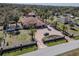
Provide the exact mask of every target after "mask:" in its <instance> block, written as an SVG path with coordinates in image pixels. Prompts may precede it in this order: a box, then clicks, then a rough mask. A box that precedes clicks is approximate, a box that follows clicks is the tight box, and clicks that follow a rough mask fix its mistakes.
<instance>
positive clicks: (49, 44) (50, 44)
mask: <svg viewBox="0 0 79 59" xmlns="http://www.w3.org/2000/svg"><path fill="white" fill-rule="evenodd" d="M62 43H66V41H65V39H63V40H58V41H56V42H48V43H46V45H47V46H54V45H58V44H62Z"/></svg>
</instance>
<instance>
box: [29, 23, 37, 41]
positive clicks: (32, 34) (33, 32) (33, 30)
mask: <svg viewBox="0 0 79 59" xmlns="http://www.w3.org/2000/svg"><path fill="white" fill-rule="evenodd" d="M30 30H31V38H32V41H34V39H35V32H36V29H35V25H30Z"/></svg>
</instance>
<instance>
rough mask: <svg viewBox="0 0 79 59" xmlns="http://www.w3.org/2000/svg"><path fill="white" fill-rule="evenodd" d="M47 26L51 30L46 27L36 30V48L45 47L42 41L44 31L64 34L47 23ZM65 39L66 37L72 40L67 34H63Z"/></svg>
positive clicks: (52, 33) (50, 33) (51, 33)
mask: <svg viewBox="0 0 79 59" xmlns="http://www.w3.org/2000/svg"><path fill="white" fill-rule="evenodd" d="M48 28H49V29H51V30H48V29H47V28H45V29H38V30H37V32H36V33H35V39H36V41H37V46H38V49H40V48H45V47H47V46H46V45H45V44H44V43H43V41H42V39H43V38H44V37H45V36H44V34H45V33H49V35H60V36H64V35H63V34H62V33H61V32H60V31H58V30H56V29H54V28H52V27H50V26H49V25H48ZM65 39H67V40H68V41H72V40H74V39H71V38H69V37H68V36H65Z"/></svg>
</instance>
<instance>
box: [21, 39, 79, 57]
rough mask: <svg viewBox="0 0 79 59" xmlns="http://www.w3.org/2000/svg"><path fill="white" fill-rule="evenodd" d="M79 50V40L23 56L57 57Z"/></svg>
mask: <svg viewBox="0 0 79 59" xmlns="http://www.w3.org/2000/svg"><path fill="white" fill-rule="evenodd" d="M77 48H79V40H75V41H71V42H68V43H64V44H59V45H55V46H52V47H46V48H43V49H39V50H37V51H33V52H30V53H26V54H23V55H21V56H55V55H59V54H62V53H64V52H67V51H71V50H74V49H77Z"/></svg>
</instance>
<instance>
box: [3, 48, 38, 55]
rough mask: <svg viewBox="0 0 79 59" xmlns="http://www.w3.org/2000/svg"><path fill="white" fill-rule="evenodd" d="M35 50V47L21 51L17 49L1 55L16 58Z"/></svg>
mask: <svg viewBox="0 0 79 59" xmlns="http://www.w3.org/2000/svg"><path fill="white" fill-rule="evenodd" d="M35 50H37V47H36V46H31V47H26V48H23V49H22V51H21V50H19V49H17V50H16V51H10V52H6V53H4V54H3V56H17V55H21V54H24V53H28V52H32V51H35Z"/></svg>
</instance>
